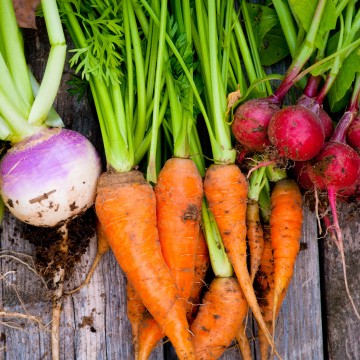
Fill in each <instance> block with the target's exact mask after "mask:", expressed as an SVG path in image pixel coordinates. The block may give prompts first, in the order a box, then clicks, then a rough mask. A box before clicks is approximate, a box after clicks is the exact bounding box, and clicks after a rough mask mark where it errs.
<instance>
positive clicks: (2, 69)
mask: <svg viewBox="0 0 360 360" xmlns="http://www.w3.org/2000/svg"><path fill="white" fill-rule="evenodd" d="M0 74H1V77H0V88H1V89H2V91H4V92H5V93H6V94H7V96H8V98H9V101H11V102H12V103H13V104H14V105H16V107H17V109H18V110H19V112H20V113H21V114H22V115H23V117H24V118H25V119H26V118H27V116H28V113H29V107H28V105H27V104H25V102H24V99H23V98H22V97H21V96H20V94H19V93H18V91H17V89H16V87H15V84H14V82H13V79H12V77H11V74H10V72H9V69H8V67H7V65H6V63H5V60H4V57H3V55H2V53H1V52H0Z"/></svg>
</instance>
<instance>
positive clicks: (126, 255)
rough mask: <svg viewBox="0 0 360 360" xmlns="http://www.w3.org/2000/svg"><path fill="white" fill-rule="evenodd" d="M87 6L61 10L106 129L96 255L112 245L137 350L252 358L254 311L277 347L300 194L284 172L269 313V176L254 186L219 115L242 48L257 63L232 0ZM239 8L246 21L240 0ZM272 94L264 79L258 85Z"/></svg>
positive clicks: (274, 198) (260, 175)
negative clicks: (166, 348)
mask: <svg viewBox="0 0 360 360" xmlns="http://www.w3.org/2000/svg"><path fill="white" fill-rule="evenodd" d="M90 3H91V6H85V5H81V4H78V5H77V6H75V5H74V4H73V3H72V2H68V1H65V0H64V1H62V0H61V1H59V6H60V9H61V10H62V13H63V14H64V21H65V24H66V26H67V28H68V30H69V33H70V35H71V36H72V40H73V42H74V44H75V47H76V48H77V50H75V51H76V53H75V55H74V57H73V58H72V60H71V61H72V64H73V65H74V66H75V65H77V71H81V72H82V74H83V76H84V77H85V78H86V80H87V81H88V82H89V84H90V89H91V92H92V96H93V98H94V103H95V107H96V111H97V114H98V118H99V123H100V127H101V131H102V136H103V142H104V148H105V156H106V160H107V168H106V171H105V172H104V173H103V174H102V175H101V177H100V179H99V182H98V186H97V197H96V204H95V208H96V213H97V216H98V219H99V227H98V239H99V251H101V252H102V253H104V252H105V251H106V250H107V244H108V245H109V246H110V248H111V250H112V252H113V253H114V255H115V257H116V259H117V261H118V263H119V265H120V266H121V268H122V269H123V271H124V273H125V275H126V277H127V280H128V288H127V295H128V317H129V320H130V321H131V324H132V330H133V339H134V347H135V357H136V359H147V358H148V357H149V355H150V353H151V351H152V349H153V348H154V347H155V346H156V344H157V343H158V341H160V340H161V339H162V338H164V337H167V338H168V339H169V340H170V341H171V343H172V345H173V346H174V348H175V350H176V353H177V355H178V357H179V358H180V359H217V358H219V357H220V356H221V355H222V353H223V352H224V351H225V350H226V349H227V348H228V347H229V346H230V345H231V343H232V342H233V341H234V340H235V339H237V340H238V342H239V346H240V349H241V352H242V355H243V357H244V359H246V358H251V351H250V347H249V343H248V340H247V335H246V334H245V330H246V322H245V320H246V318H247V314H248V309H249V308H250V309H251V311H252V313H253V315H254V317H255V319H256V320H257V322H258V325H259V329H260V332H261V336H262V337H263V338H264V339H265V343H266V346H270V347H271V348H272V350H273V351H274V352H275V353H276V354H277V351H276V346H275V342H274V339H273V333H274V325H275V318H276V315H277V314H278V310H279V308H280V305H281V302H282V300H283V298H284V295H285V293H286V289H287V287H288V284H289V282H290V279H291V275H292V271H293V267H294V262H295V258H296V255H297V252H298V250H299V240H300V236H301V231H300V230H301V209H302V205H301V196H300V193H299V191H298V188H297V186H296V184H295V183H294V182H293V181H291V180H280V181H278V182H277V184H276V185H275V187H274V190H273V192H272V195H271V218H270V227H271V234H273V236H274V238H273V239H272V240H271V246H272V247H273V262H274V271H272V274H271V275H274V280H271V279H270V274H268V275H267V281H269V283H271V284H274V285H273V286H272V289H271V294H267V296H269V299H270V297H271V304H273V305H272V306H270V307H269V306H268V308H267V309H265V307H263V306H262V303H261V302H258V300H257V296H256V295H257V294H256V293H255V290H254V286H253V281H254V279H255V277H256V276H257V275H256V274H257V269H258V268H259V269H260V274H262V273H264V272H265V270H264V269H265V267H266V265H264V264H265V263H266V260H267V259H263V258H264V257H266V256H265V254H266V251H265V249H266V243H265V244H264V241H263V239H262V234H263V232H264V231H263V229H262V226H263V225H262V223H263V218H264V217H262V218H261V216H260V213H261V211H260V210H259V209H260V208H261V207H259V205H258V204H260V202H261V201H262V209H264V208H265V207H266V206H267V205H269V206H270V202H269V201H270V198H269V196H268V195H269V193H270V185H269V184H270V182H269V181H268V178H267V176H265V174H267V172H265V170H264V169H260V170H259V172H254V174H253V175H252V176H251V178H250V181H249V180H248V179H247V177H246V176H245V175H244V173H243V172H242V171H241V170H240V167H239V166H238V165H237V164H236V163H235V160H236V151H235V149H234V148H233V139H232V136H231V129H230V125H229V122H228V121H227V118H228V116H229V105H228V100H227V95H228V93H229V92H230V91H234V90H236V89H234V84H241V90H242V91H246V88H247V85H246V80H245V76H244V74H243V72H242V67H241V63H240V58H239V55H238V52H239V51H240V52H241V53H243V54H244V53H248V54H250V53H253V54H255V55H254V56H255V58H256V51H255V49H254V48H253V46H252V45H251V46H250V48H251V49H250V48H249V47H248V45H247V43H246V42H244V41H243V38H244V36H245V35H244V30H243V28H242V26H241V23H240V20H239V14H238V13H237V11H236V10H235V6H234V5H235V4H234V1H227V2H214V1H205V0H196V1H194V2H190V1H189V0H186V1H180V0H173V1H170V2H168V1H167V0H151V1H146V0H140V1H136V0H124V1H122V2H121V3H120V5H119V4H118V3H117V1H115V0H114V1H110V0H108V1H99V0H96V1H95V0H93V1H90ZM241 8H242V14H243V16H244V18H245V19H246V18H247V17H248V12H247V10H248V8H247V4H246V3H245V2H243V5H242V7H241ZM193 14H195V15H196V16H195V17H194V16H193ZM246 24H247V26H246V32H247V36H248V37H249V38H251V36H253V34H252V33H251V31H252V29H251V26H250V24H249V23H248V22H246ZM220 44H223V46H220ZM245 60H248V59H246V58H244V61H245ZM255 63H256V62H255ZM246 68H247V72H248V73H249V74H250V77H256V76H257V77H261V76H263V70H262V68H261V67H260V66H259V65H257V66H256V67H252V65H251V62H249V61H247V63H246ZM235 86H236V85H235ZM267 89H268V84H267V85H264V84H261V85H260V86H259V88H258V89H256V91H255V93H256V94H258V95H259V94H261V93H263V92H266V91H267ZM199 119H202V120H203V121H204V123H205V126H206V130H207V138H208V142H209V144H210V148H211V154H209V155H203V152H202V151H203V147H204V145H203V143H202V142H201V141H200V136H199V134H198V132H197V129H198V126H197V125H198V124H197V122H198V120H199ZM202 135H203V134H202ZM205 156H207V157H208V158H211V159H212V163H205V161H204V158H205ZM140 170H143V171H144V173H145V174H146V177H145V176H144V175H143V173H142V171H140ZM268 171H271V170H268ZM272 187H273V185H271V189H272ZM254 189H255V190H254ZM249 194H253V196H252V197H250V198H249ZM254 194H255V195H254ZM294 194H295V195H294ZM249 199H250V200H249ZM293 213H296V216H293V215H291V214H293ZM293 218H296V220H297V222H295V223H294V222H293V221H292V220H293ZM289 244H290V245H289ZM284 246H285V247H286V248H287V247H290V248H293V249H294V250H293V251H291V252H290V251H289V250H284ZM248 249H250V259H251V267H250V269H249V268H248V259H249V257H248ZM210 263H211V270H212V271H211V272H209V271H208V268H209V264H210ZM206 282H209V285H208V286H204V285H205V283H206ZM261 286H262V284H261ZM260 288H261V289H262V287H260ZM203 295H204V296H203ZM269 303H270V301H269ZM200 304H201V305H200ZM267 311H269V313H267ZM269 319H270V320H269Z"/></svg>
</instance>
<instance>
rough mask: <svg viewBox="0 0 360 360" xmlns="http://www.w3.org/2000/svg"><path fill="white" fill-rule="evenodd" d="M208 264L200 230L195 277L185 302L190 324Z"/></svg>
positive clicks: (197, 306)
mask: <svg viewBox="0 0 360 360" xmlns="http://www.w3.org/2000/svg"><path fill="white" fill-rule="evenodd" d="M209 266H210V258H209V250H208V248H207V245H206V241H205V237H204V234H203V232H202V231H200V233H199V239H198V243H197V247H196V257H195V277H194V281H193V284H192V288H191V292H190V297H189V300H188V301H187V304H186V314H187V317H188V321H189V324H190V325H191V324H192V322H193V321H194V319H195V317H196V314H197V312H198V310H199V306H200V301H201V295H202V290H203V288H204V286H205V276H206V273H207V271H208V269H209Z"/></svg>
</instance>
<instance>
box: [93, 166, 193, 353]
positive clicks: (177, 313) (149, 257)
mask: <svg viewBox="0 0 360 360" xmlns="http://www.w3.org/2000/svg"><path fill="white" fill-rule="evenodd" d="M97 191H98V193H97V197H96V201H95V208H96V212H97V215H98V218H99V220H100V222H101V225H102V227H103V229H104V231H105V234H106V236H107V239H108V241H109V244H110V246H111V249H112V251H113V253H114V255H115V257H116V259H117V261H118V263H119V264H120V266H121V268H122V269H123V271H124V272H125V274H126V276H127V279H128V281H129V282H130V283H131V284H132V285H133V286H134V288H135V291H136V292H137V293H138V295H139V296H140V299H141V300H142V302H143V304H144V305H145V306H146V308H147V309H148V310H149V312H150V313H151V315H152V316H153V317H154V319H155V320H156V321H157V322H158V324H159V325H160V327H161V329H162V330H163V331H164V333H165V334H166V336H168V338H169V339H170V341H171V342H172V344H173V346H174V348H175V350H176V352H177V355H178V357H179V358H180V359H186V360H188V359H194V350H193V345H192V342H191V334H190V332H189V330H188V322H187V319H186V313H185V307H184V303H183V302H182V301H181V300H180V299H179V298H178V293H177V288H176V286H175V283H174V280H173V278H172V276H171V273H170V271H169V269H168V267H167V265H166V263H165V261H164V258H163V256H162V254H161V249H160V243H159V236H158V230H157V224H156V200H155V194H154V191H153V189H152V187H151V186H150V184H149V183H148V182H146V180H145V179H144V177H143V175H142V174H141V173H140V172H138V171H131V172H123V173H116V172H107V173H104V174H103V175H101V177H100V179H99V182H98V189H97Z"/></svg>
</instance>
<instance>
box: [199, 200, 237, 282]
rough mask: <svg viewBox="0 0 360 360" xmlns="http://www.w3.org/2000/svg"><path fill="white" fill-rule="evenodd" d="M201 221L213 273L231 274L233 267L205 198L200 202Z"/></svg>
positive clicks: (226, 275)
mask: <svg viewBox="0 0 360 360" xmlns="http://www.w3.org/2000/svg"><path fill="white" fill-rule="evenodd" d="M202 222H203V227H204V232H205V239H206V243H207V246H208V249H209V256H210V262H211V267H212V269H213V271H214V274H215V275H216V276H218V277H231V276H233V268H232V265H231V263H230V261H229V259H228V256H227V255H226V251H225V249H224V245H223V243H222V241H221V235H220V233H219V230H218V228H217V225H216V221H215V218H214V215H213V214H212V213H211V212H210V210H208V205H207V203H206V200H205V199H204V200H203V202H202Z"/></svg>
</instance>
